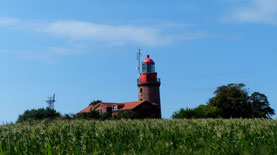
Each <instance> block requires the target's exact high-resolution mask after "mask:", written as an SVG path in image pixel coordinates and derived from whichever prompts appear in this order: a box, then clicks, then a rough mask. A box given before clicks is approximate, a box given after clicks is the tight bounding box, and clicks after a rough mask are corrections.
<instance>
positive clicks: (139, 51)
mask: <svg viewBox="0 0 277 155" xmlns="http://www.w3.org/2000/svg"><path fill="white" fill-rule="evenodd" d="M140 57H141V50H140V49H138V53H137V60H138V67H137V70H138V76H139V77H140Z"/></svg>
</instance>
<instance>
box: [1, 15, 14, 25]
mask: <svg viewBox="0 0 277 155" xmlns="http://www.w3.org/2000/svg"><path fill="white" fill-rule="evenodd" d="M17 23H18V19H15V18H8V17H0V26H12V25H16V24H17Z"/></svg>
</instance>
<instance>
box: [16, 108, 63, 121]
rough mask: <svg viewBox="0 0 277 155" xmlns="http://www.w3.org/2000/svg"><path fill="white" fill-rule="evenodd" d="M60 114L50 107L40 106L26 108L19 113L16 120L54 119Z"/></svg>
mask: <svg viewBox="0 0 277 155" xmlns="http://www.w3.org/2000/svg"><path fill="white" fill-rule="evenodd" d="M60 117H61V114H60V113H59V112H56V110H54V109H50V108H46V109H45V108H40V109H32V110H26V111H25V112H24V113H23V114H22V115H19V117H18V120H17V122H24V121H31V120H43V119H56V118H60Z"/></svg>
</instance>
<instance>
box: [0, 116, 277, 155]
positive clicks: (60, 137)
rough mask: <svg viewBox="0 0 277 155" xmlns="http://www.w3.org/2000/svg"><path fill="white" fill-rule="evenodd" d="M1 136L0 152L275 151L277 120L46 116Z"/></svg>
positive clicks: (0, 131) (5, 128)
mask: <svg viewBox="0 0 277 155" xmlns="http://www.w3.org/2000/svg"><path fill="white" fill-rule="evenodd" d="M0 140H1V141H0V154H88V153H89V154H276V150H277V120H269V119H246V120H243V119H231V120H224V119H195V120H133V121H132V120H119V121H85V120H74V121H47V120H46V121H41V122H25V123H18V124H15V125H3V126H0Z"/></svg>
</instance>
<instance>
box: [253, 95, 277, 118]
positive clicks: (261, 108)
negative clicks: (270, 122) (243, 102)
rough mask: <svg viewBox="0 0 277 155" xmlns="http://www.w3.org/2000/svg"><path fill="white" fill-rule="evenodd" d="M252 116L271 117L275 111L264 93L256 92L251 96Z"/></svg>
mask: <svg viewBox="0 0 277 155" xmlns="http://www.w3.org/2000/svg"><path fill="white" fill-rule="evenodd" d="M249 103H250V109H251V117H253V118H270V117H271V115H274V114H275V112H274V110H273V109H272V108H270V107H269V102H268V100H267V97H266V96H265V95H264V94H261V93H259V92H254V93H253V94H252V95H251V96H250V97H249Z"/></svg>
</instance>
